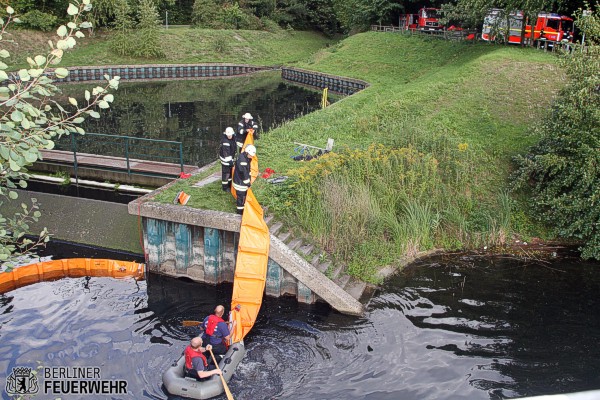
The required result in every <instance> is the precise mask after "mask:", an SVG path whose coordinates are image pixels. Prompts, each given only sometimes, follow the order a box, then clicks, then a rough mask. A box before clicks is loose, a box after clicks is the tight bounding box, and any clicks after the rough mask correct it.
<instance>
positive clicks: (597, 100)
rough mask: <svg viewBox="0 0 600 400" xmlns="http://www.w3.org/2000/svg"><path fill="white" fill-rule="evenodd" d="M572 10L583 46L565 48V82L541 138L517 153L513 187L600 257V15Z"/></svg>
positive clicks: (561, 231)
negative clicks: (526, 193) (524, 192)
mask: <svg viewBox="0 0 600 400" xmlns="http://www.w3.org/2000/svg"><path fill="white" fill-rule="evenodd" d="M599 10H600V7H599V6H598V4H596V7H595V11H594V12H593V13H592V14H591V15H585V16H584V14H583V10H579V11H578V12H577V13H576V24H577V26H578V27H579V29H581V31H582V32H584V33H585V34H586V43H587V47H585V48H584V49H582V48H580V47H578V48H576V49H575V50H574V51H573V52H572V53H565V54H564V55H563V57H562V60H561V66H562V67H563V68H564V70H565V71H566V73H567V75H568V77H569V83H568V84H567V86H566V87H565V88H564V89H563V90H562V91H561V92H560V94H559V96H558V98H557V100H556V102H555V104H554V107H553V109H552V113H551V115H549V116H548V117H547V118H546V119H544V121H543V122H542V124H541V126H540V128H539V130H538V133H539V135H540V140H539V142H538V143H537V144H535V145H534V146H533V147H531V149H530V150H529V152H528V153H527V154H526V155H524V156H520V157H517V158H516V162H517V165H518V170H517V171H516V172H515V174H514V177H515V178H516V187H517V188H521V189H528V190H529V191H530V193H531V199H530V200H531V201H530V204H531V208H532V210H533V212H534V214H535V215H536V216H537V217H538V218H540V219H541V220H542V221H544V222H545V223H547V224H548V225H549V226H550V227H552V228H553V229H554V231H555V233H556V234H557V235H558V236H559V237H563V238H569V239H575V240H578V241H581V242H582V243H583V245H582V248H581V250H582V255H583V257H585V258H596V259H600V207H599V204H598V203H599V202H600V18H599V17H598V14H597V13H598V11H599Z"/></svg>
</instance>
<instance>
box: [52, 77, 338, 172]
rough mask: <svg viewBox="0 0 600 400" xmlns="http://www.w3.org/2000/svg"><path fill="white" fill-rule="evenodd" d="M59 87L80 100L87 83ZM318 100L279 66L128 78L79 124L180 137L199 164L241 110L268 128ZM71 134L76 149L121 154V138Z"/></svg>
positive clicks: (189, 158)
mask: <svg viewBox="0 0 600 400" xmlns="http://www.w3.org/2000/svg"><path fill="white" fill-rule="evenodd" d="M61 89H62V90H63V97H64V99H63V100H64V102H65V103H66V97H68V96H71V97H75V98H77V99H78V101H79V102H80V103H81V104H83V103H85V100H84V98H83V92H84V90H85V89H89V85H63V86H61ZM335 99H336V97H332V98H331V99H330V100H331V101H335ZM320 102H321V93H320V92H318V91H312V90H308V89H306V88H304V87H300V86H294V85H291V84H288V83H285V82H283V81H282V79H281V76H280V72H279V71H273V72H263V73H259V74H254V75H251V76H243V77H233V78H228V79H214V80H201V81H170V82H167V81H162V82H130V83H122V84H121V85H120V86H119V90H118V91H117V92H116V93H115V100H114V103H113V104H112V105H111V108H110V110H105V111H106V112H103V113H102V114H101V115H102V116H101V118H100V119H99V120H94V119H92V118H89V119H88V120H87V121H86V122H85V124H84V125H83V127H84V129H85V130H86V131H87V132H95V133H105V134H120V135H127V136H135V137H139V138H149V139H159V140H175V141H181V142H183V151H184V162H185V163H186V164H196V165H200V166H202V165H205V164H207V163H209V162H212V161H214V160H215V158H216V153H217V147H218V145H219V143H220V140H221V136H220V135H221V134H222V132H223V131H224V130H225V128H226V127H227V126H233V127H235V126H236V125H237V123H238V122H239V120H240V118H241V115H242V114H244V113H246V112H250V113H251V114H252V115H253V116H254V118H255V121H256V122H257V123H258V124H259V126H260V127H261V130H262V131H268V130H269V129H271V128H272V127H274V126H277V125H279V124H281V123H283V122H284V121H287V120H291V119H294V118H297V117H299V116H301V115H304V114H307V113H309V112H311V111H314V110H316V109H317V108H319V106H320ZM71 139H72V138H69V137H65V138H63V139H61V140H60V141H59V142H58V148H60V149H70V148H71V147H70V146H71ZM77 140H78V148H79V149H80V151H82V152H89V153H95V154H104V155H113V156H124V152H125V149H124V145H123V144H122V143H118V144H117V143H114V144H113V143H109V141H108V140H100V139H98V138H93V137H92V136H90V137H88V138H86V137H79V138H78V139H77ZM157 146H158V147H157V148H156V149H154V148H152V147H148V148H144V149H138V150H135V149H129V151H130V152H135V151H138V152H142V153H144V152H150V153H152V152H158V151H159V149H160V146H161V145H157ZM163 146H164V145H163ZM163 150H164V149H163ZM161 156H166V155H165V154H162V153H161ZM132 157H133V158H141V157H135V156H132ZM159 161H161V160H159Z"/></svg>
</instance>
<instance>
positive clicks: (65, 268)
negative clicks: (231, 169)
mask: <svg viewBox="0 0 600 400" xmlns="http://www.w3.org/2000/svg"><path fill="white" fill-rule="evenodd" d="M82 276H107V277H112V278H126V277H134V278H136V279H144V264H140V263H136V262H128V261H118V260H103V259H99V260H97V259H91V258H68V259H64V260H51V261H43V262H39V263H35V264H29V265H25V266H22V267H17V268H15V269H13V270H12V271H10V272H0V293H5V292H8V291H10V290H14V289H16V288H19V287H21V286H27V285H30V284H32V283H37V282H42V281H47V280H54V279H60V278H66V277H70V278H78V277H82Z"/></svg>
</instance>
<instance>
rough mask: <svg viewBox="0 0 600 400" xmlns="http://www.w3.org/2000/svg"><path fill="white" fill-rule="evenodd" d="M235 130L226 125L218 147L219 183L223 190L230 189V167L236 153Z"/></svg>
mask: <svg viewBox="0 0 600 400" xmlns="http://www.w3.org/2000/svg"><path fill="white" fill-rule="evenodd" d="M234 135H235V132H234V131H233V128H231V127H228V128H227V129H225V132H223V138H222V139H221V147H220V148H219V160H221V184H222V186H223V191H224V192H226V191H228V190H230V189H231V169H232V168H233V165H234V163H235V161H234V160H233V159H234V157H235V153H236V147H235V138H234Z"/></svg>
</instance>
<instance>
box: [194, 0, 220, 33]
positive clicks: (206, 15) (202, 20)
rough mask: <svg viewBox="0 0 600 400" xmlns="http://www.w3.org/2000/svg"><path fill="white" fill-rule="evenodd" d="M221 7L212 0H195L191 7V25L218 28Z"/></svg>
mask: <svg viewBox="0 0 600 400" xmlns="http://www.w3.org/2000/svg"><path fill="white" fill-rule="evenodd" d="M221 14H222V9H221V7H220V6H219V5H218V4H217V3H216V1H214V0H196V1H195V2H194V7H193V8H192V25H194V26H197V27H199V28H218V27H219V21H221V20H222V17H221Z"/></svg>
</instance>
